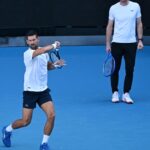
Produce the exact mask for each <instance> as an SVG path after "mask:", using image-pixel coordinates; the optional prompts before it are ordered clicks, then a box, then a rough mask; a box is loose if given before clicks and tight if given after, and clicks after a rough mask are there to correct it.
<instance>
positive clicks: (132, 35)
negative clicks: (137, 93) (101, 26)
mask: <svg viewBox="0 0 150 150" xmlns="http://www.w3.org/2000/svg"><path fill="white" fill-rule="evenodd" d="M113 29H114V33H113V37H112V43H111V36H112V32H113ZM136 30H137V36H138V37H137V39H138V40H136ZM142 38H143V27H142V21H141V10H140V6H139V4H138V3H135V2H132V1H129V0H120V1H119V2H118V3H116V4H114V5H112V6H111V8H110V10H109V21H108V25H107V29H106V51H107V52H109V51H111V53H112V55H113V57H114V59H115V62H116V68H115V71H114V73H113V75H112V76H111V87H112V93H113V94H112V102H114V103H116V102H119V94H118V80H119V70H120V66H121V60H122V57H123V56H124V59H125V69H126V76H125V80H124V91H123V92H124V94H123V95H122V100H123V102H125V103H127V104H133V102H134V101H133V100H132V99H131V97H130V95H129V92H130V90H131V86H132V81H133V72H134V66H135V58H136V51H137V48H138V49H142V48H143V39H142Z"/></svg>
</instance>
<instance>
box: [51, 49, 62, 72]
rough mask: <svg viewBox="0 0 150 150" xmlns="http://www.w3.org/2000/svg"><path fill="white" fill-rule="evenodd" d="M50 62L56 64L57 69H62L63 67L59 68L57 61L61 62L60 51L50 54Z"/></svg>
mask: <svg viewBox="0 0 150 150" xmlns="http://www.w3.org/2000/svg"><path fill="white" fill-rule="evenodd" d="M49 57H50V61H51V62H52V63H53V64H54V66H55V67H56V68H59V69H60V68H62V66H59V65H57V64H56V62H57V61H59V60H60V59H61V58H60V54H59V49H56V50H53V51H52V52H50V53H49Z"/></svg>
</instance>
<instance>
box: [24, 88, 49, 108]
mask: <svg viewBox="0 0 150 150" xmlns="http://www.w3.org/2000/svg"><path fill="white" fill-rule="evenodd" d="M49 92H50V89H46V90H44V91H42V92H31V91H24V92H23V108H29V109H34V108H35V107H36V104H38V105H39V106H40V107H41V105H42V104H44V103H46V102H48V101H52V97H51V95H50V93H49Z"/></svg>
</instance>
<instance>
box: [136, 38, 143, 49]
mask: <svg viewBox="0 0 150 150" xmlns="http://www.w3.org/2000/svg"><path fill="white" fill-rule="evenodd" d="M143 48H144V45H143V42H142V41H141V40H139V42H138V45H137V49H139V50H142V49H143Z"/></svg>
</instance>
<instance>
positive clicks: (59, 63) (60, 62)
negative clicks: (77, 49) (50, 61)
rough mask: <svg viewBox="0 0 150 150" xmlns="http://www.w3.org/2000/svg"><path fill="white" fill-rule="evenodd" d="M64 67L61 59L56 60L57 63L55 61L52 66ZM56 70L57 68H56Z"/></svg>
mask: <svg viewBox="0 0 150 150" xmlns="http://www.w3.org/2000/svg"><path fill="white" fill-rule="evenodd" d="M65 65H66V63H65V61H64V60H63V59H60V60H58V61H56V62H55V63H54V66H58V67H63V66H65ZM56 68H57V67H56Z"/></svg>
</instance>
